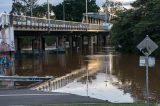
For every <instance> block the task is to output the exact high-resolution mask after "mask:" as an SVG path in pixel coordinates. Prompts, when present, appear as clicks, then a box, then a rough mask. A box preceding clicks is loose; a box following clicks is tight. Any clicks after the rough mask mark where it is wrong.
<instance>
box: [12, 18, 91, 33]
mask: <svg viewBox="0 0 160 106" xmlns="http://www.w3.org/2000/svg"><path fill="white" fill-rule="evenodd" d="M13 25H14V26H15V27H20V28H31V29H35V28H36V29H37V28H38V29H40V30H41V29H48V28H49V29H50V30H61V31H63V30H64V31H66V30H72V31H73V30H74V31H87V29H88V26H89V24H85V23H81V22H72V21H63V20H53V19H50V20H49V19H45V18H37V17H28V16H19V15H14V16H13Z"/></svg>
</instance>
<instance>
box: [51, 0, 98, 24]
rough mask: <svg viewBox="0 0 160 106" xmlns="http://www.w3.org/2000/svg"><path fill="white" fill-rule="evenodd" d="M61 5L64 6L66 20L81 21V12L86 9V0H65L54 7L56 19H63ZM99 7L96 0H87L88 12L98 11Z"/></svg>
mask: <svg viewBox="0 0 160 106" xmlns="http://www.w3.org/2000/svg"><path fill="white" fill-rule="evenodd" d="M63 5H64V6H65V19H66V20H68V21H78V22H80V21H82V17H83V13H85V11H86V0H65V1H64V2H63V3H60V4H59V5H57V6H55V7H54V9H53V10H54V12H55V15H56V17H57V19H59V20H62V19H63ZM99 9H100V8H99V7H98V6H97V5H96V0H88V12H98V10H99Z"/></svg>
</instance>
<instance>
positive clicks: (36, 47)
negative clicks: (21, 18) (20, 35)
mask: <svg viewBox="0 0 160 106" xmlns="http://www.w3.org/2000/svg"><path fill="white" fill-rule="evenodd" d="M32 51H33V52H37V51H38V52H43V51H45V38H43V37H38V38H34V39H33V40H32Z"/></svg>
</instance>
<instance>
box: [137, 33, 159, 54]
mask: <svg viewBox="0 0 160 106" xmlns="http://www.w3.org/2000/svg"><path fill="white" fill-rule="evenodd" d="M137 48H138V49H139V50H140V51H141V52H142V53H143V54H144V55H145V56H149V55H150V54H151V53H152V52H153V51H155V50H156V49H157V48H158V45H157V44H156V43H155V42H153V41H152V40H151V39H150V38H149V36H148V35H147V36H146V38H145V39H144V40H143V41H141V42H140V43H139V44H138V45H137Z"/></svg>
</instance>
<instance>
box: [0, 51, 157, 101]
mask: <svg viewBox="0 0 160 106" xmlns="http://www.w3.org/2000/svg"><path fill="white" fill-rule="evenodd" d="M105 50H106V51H105V52H104V51H99V52H95V53H84V52H82V51H81V52H80V51H78V52H77V51H75V52H67V53H60V54H56V53H54V54H53V53H51V54H50V53H45V54H35V55H31V54H21V56H20V57H17V59H16V60H15V67H14V68H13V67H12V68H9V69H5V70H2V69H1V71H0V72H1V73H0V74H1V75H19V76H53V77H54V78H59V77H61V76H65V75H66V74H69V73H71V72H73V71H74V70H77V69H81V68H84V67H85V68H86V69H87V70H88V72H87V71H86V73H89V74H88V77H81V78H77V79H74V81H73V82H71V83H68V84H67V85H66V86H63V87H61V88H58V89H54V90H52V92H67V93H72V94H78V95H83V96H90V97H94V98H98V99H103V100H109V101H111V102H138V101H145V100H146V97H145V96H146V80H145V79H146V77H145V75H146V74H145V67H140V66H139V56H138V55H134V54H122V53H118V52H115V51H114V50H111V48H105ZM107 50H109V51H107ZM159 69H160V58H156V64H155V66H154V67H152V68H149V96H150V99H151V100H152V101H156V102H158V101H160V84H159V82H160V71H159ZM86 75H87V74H86ZM87 79H88V80H87ZM28 84H32V83H28V82H16V83H14V85H16V86H26V85H28ZM0 85H1V87H4V85H7V86H5V87H8V86H11V85H13V82H12V83H11V82H7V81H0Z"/></svg>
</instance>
